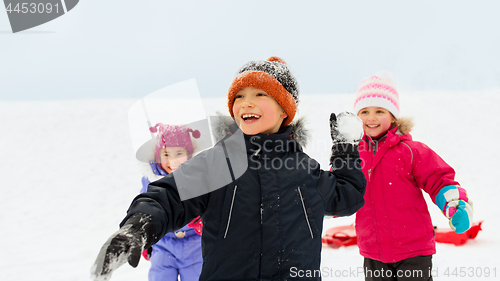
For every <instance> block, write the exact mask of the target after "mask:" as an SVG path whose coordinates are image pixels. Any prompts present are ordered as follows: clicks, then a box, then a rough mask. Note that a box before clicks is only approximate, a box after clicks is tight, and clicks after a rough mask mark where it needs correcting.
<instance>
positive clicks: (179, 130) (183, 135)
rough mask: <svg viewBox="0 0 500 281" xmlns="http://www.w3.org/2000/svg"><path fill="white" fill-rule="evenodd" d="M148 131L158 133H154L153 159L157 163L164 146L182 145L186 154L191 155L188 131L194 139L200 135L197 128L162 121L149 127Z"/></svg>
mask: <svg viewBox="0 0 500 281" xmlns="http://www.w3.org/2000/svg"><path fill="white" fill-rule="evenodd" d="M149 131H151V132H152V133H158V134H157V135H156V144H155V159H156V161H157V162H158V163H159V162H160V161H159V154H160V151H161V150H162V149H164V148H166V147H184V148H185V149H186V150H187V152H188V155H189V156H191V155H192V154H193V151H194V148H193V142H192V141H191V137H190V133H191V135H192V136H193V138H195V139H197V138H199V137H200V135H201V134H200V131H198V130H193V129H190V128H186V127H181V126H177V125H167V124H163V123H158V124H156V125H154V126H153V127H150V128H149Z"/></svg>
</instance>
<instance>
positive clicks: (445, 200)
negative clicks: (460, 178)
mask: <svg viewBox="0 0 500 281" xmlns="http://www.w3.org/2000/svg"><path fill="white" fill-rule="evenodd" d="M436 205H437V206H438V207H439V208H440V209H441V211H442V212H443V214H444V215H445V216H446V217H447V218H448V219H449V220H450V227H451V229H452V230H453V231H455V232H456V233H463V232H466V231H467V230H468V229H469V228H470V227H471V226H472V218H473V214H474V210H473V209H472V202H471V201H470V200H469V198H468V197H467V192H466V191H465V189H463V188H462V187H460V186H459V185H448V186H445V187H443V188H441V190H440V191H439V193H438V195H437V196H436Z"/></svg>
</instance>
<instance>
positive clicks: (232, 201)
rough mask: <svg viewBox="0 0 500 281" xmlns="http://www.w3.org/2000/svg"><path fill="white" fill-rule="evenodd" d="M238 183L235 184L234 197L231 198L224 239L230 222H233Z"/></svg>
mask: <svg viewBox="0 0 500 281" xmlns="http://www.w3.org/2000/svg"><path fill="white" fill-rule="evenodd" d="M237 188H238V186H237V185H235V186H234V191H233V199H232V200H231V208H230V209H229V218H228V219H227V225H226V232H225V233H224V239H225V238H226V236H227V231H228V230H229V223H230V222H231V215H232V213H233V205H234V197H235V196H236V189H237Z"/></svg>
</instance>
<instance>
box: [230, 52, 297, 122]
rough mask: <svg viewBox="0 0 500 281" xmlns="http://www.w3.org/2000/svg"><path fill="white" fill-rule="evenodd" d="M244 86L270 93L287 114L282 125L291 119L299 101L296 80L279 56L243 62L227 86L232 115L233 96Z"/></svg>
mask: <svg viewBox="0 0 500 281" xmlns="http://www.w3.org/2000/svg"><path fill="white" fill-rule="evenodd" d="M245 87H254V88H259V89H261V90H263V91H265V92H266V93H268V94H269V95H271V96H272V97H273V98H274V99H275V100H276V101H277V102H278V103H279V104H280V105H281V107H282V108H283V109H284V110H285V112H286V114H287V115H288V117H287V118H285V120H284V121H283V124H282V125H281V126H282V127H285V126H287V125H288V124H290V123H291V122H292V121H293V118H294V117H295V113H296V112H297V105H298V103H299V91H298V87H297V81H296V80H295V78H294V77H293V75H292V73H291V72H290V70H289V69H288V66H287V65H286V63H285V61H284V60H283V59H281V58H279V57H270V58H269V59H267V61H251V62H249V63H247V64H245V65H244V66H243V67H242V68H241V69H240V70H239V71H238V75H237V76H236V78H235V79H234V80H233V83H232V84H231V87H229V93H228V96H227V98H228V102H227V105H228V107H229V113H230V114H231V116H232V117H234V115H233V104H234V97H235V95H236V93H238V91H240V90H241V89H243V88H245Z"/></svg>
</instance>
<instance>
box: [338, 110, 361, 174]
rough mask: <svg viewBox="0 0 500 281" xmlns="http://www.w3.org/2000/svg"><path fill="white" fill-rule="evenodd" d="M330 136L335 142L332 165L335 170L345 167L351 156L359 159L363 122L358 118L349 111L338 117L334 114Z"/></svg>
mask: <svg viewBox="0 0 500 281" xmlns="http://www.w3.org/2000/svg"><path fill="white" fill-rule="evenodd" d="M330 134H331V136H332V141H333V146H332V154H331V157H330V165H332V169H333V170H335V169H336V168H337V167H338V166H339V165H340V166H343V165H344V164H343V162H344V161H346V159H347V161H349V160H348V158H349V156H351V157H353V159H357V158H359V151H358V144H359V142H360V141H361V138H362V137H363V121H361V119H360V118H359V117H358V116H356V115H354V114H353V113H350V112H347V111H345V112H341V113H339V115H338V116H335V113H332V114H331V115H330ZM337 159H340V161H338V160H337ZM336 161H338V163H336Z"/></svg>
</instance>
